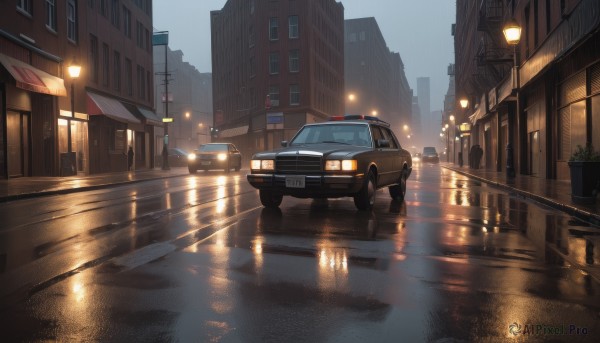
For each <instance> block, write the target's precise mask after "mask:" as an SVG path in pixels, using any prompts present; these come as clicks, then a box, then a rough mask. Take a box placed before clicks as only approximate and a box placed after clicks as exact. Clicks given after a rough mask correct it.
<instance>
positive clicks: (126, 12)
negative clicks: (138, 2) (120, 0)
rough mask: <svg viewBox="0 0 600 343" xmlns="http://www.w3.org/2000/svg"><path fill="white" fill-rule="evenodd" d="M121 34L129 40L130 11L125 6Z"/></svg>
mask: <svg viewBox="0 0 600 343" xmlns="http://www.w3.org/2000/svg"><path fill="white" fill-rule="evenodd" d="M123 34H124V35H125V37H127V38H131V11H129V9H128V8H127V7H125V6H123Z"/></svg>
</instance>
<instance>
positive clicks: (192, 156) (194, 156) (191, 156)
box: [188, 154, 196, 161]
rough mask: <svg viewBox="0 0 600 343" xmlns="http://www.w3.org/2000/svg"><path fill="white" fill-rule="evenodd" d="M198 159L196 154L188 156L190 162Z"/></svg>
mask: <svg viewBox="0 0 600 343" xmlns="http://www.w3.org/2000/svg"><path fill="white" fill-rule="evenodd" d="M195 159H196V154H189V155H188V161H193V160H195Z"/></svg>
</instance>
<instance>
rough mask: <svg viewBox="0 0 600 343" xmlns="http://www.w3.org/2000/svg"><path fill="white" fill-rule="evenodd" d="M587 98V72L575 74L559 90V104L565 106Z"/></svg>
mask: <svg viewBox="0 0 600 343" xmlns="http://www.w3.org/2000/svg"><path fill="white" fill-rule="evenodd" d="M584 98H585V72H583V71H582V72H580V73H578V74H575V75H573V77H570V78H569V79H568V80H567V81H565V82H564V83H563V84H562V85H560V91H559V101H560V103H559V106H565V105H567V104H570V103H572V102H575V101H577V100H580V99H584Z"/></svg>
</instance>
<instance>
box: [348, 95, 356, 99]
mask: <svg viewBox="0 0 600 343" xmlns="http://www.w3.org/2000/svg"><path fill="white" fill-rule="evenodd" d="M348 100H350V101H354V100H356V95H354V93H350V94H348Z"/></svg>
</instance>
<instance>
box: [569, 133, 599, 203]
mask: <svg viewBox="0 0 600 343" xmlns="http://www.w3.org/2000/svg"><path fill="white" fill-rule="evenodd" d="M569 169H570V171H571V198H572V199H573V201H574V202H579V203H593V202H595V201H596V196H597V195H598V191H599V190H600V153H598V152H596V151H594V147H593V146H592V145H591V144H589V143H588V144H586V146H585V147H582V146H581V145H577V149H575V152H574V153H573V155H571V158H570V159H569Z"/></svg>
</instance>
